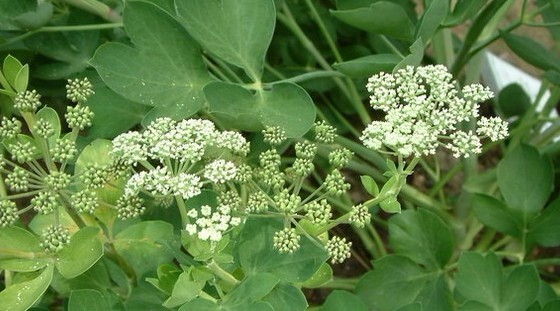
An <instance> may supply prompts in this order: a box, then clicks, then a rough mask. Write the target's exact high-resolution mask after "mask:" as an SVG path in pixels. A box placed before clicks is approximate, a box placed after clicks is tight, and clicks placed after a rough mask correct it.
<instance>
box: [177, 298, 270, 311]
mask: <svg viewBox="0 0 560 311" xmlns="http://www.w3.org/2000/svg"><path fill="white" fill-rule="evenodd" d="M220 309H221V308H220V306H218V305H217V304H216V303H215V302H211V301H210V300H208V299H203V298H196V299H194V300H191V301H189V302H187V303H186V304H184V305H183V306H182V307H181V308H179V311H191V310H196V311H218V310H220ZM263 311H267V310H263Z"/></svg>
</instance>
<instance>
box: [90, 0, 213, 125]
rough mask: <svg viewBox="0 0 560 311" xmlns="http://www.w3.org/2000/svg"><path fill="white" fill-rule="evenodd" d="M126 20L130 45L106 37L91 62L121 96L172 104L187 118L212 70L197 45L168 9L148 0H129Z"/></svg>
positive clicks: (152, 103) (200, 101)
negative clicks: (107, 39)
mask: <svg viewBox="0 0 560 311" xmlns="http://www.w3.org/2000/svg"><path fill="white" fill-rule="evenodd" d="M124 26H125V29H126V31H127V33H128V35H129V36H130V38H131V39H132V42H133V43H134V47H130V46H128V45H124V44H122V43H107V44H105V45H103V46H101V47H100V48H99V49H98V50H97V51H96V53H95V55H94V57H93V59H92V60H91V64H92V65H93V66H94V67H95V69H96V70H97V72H98V73H99V75H100V76H101V79H103V81H104V82H105V83H106V84H107V85H108V86H109V87H110V88H111V89H112V90H114V91H115V92H116V93H118V94H120V95H122V96H124V97H125V98H128V99H131V100H134V101H136V102H139V103H143V104H146V105H150V106H174V107H176V108H177V110H176V111H175V112H176V113H177V115H169V116H168V117H172V118H185V117H188V116H190V115H193V114H194V113H196V112H197V111H198V110H199V109H200V108H201V107H202V105H203V103H204V96H203V94H202V88H203V87H204V85H206V83H208V82H209V81H210V76H209V75H208V72H207V71H206V67H205V66H204V63H203V62H202V57H201V54H200V51H199V49H198V46H197V45H196V43H195V42H194V40H193V39H192V38H191V37H190V36H189V34H188V33H187V32H186V31H185V30H184V29H183V28H182V27H181V26H180V25H179V23H178V22H177V21H175V20H174V19H173V17H171V16H170V15H168V14H167V13H166V12H164V11H163V10H161V9H160V8H159V7H158V6H155V5H153V4H150V3H146V2H136V1H135V2H127V4H126V7H125V11H124Z"/></svg>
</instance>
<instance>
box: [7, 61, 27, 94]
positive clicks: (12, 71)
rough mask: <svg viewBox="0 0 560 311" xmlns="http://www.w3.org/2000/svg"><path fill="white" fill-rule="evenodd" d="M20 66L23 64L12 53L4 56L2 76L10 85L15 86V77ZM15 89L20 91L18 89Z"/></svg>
mask: <svg viewBox="0 0 560 311" xmlns="http://www.w3.org/2000/svg"><path fill="white" fill-rule="evenodd" d="M22 68H23V64H22V63H21V62H20V61H19V60H18V59H17V58H15V57H13V56H12V55H8V56H6V58H4V62H3V63H2V73H3V74H4V78H6V80H7V81H8V83H9V84H10V85H11V86H12V87H14V86H15V84H16V83H15V81H16V78H17V76H18V73H19V72H20V71H21V69H22ZM16 91H18V92H20V91H19V90H16ZM24 91H25V90H24Z"/></svg>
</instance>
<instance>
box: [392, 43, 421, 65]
mask: <svg viewBox="0 0 560 311" xmlns="http://www.w3.org/2000/svg"><path fill="white" fill-rule="evenodd" d="M409 50H410V54H409V55H407V56H406V57H405V58H404V59H403V60H401V61H400V63H398V64H397V65H396V66H395V68H393V72H397V71H398V70H399V69H404V68H406V67H407V66H414V67H417V66H419V65H420V64H421V63H422V59H423V58H424V42H423V41H422V38H418V39H416V41H414V43H413V44H412V45H411V46H410V48H409Z"/></svg>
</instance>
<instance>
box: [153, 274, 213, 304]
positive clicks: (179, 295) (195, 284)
mask: <svg viewBox="0 0 560 311" xmlns="http://www.w3.org/2000/svg"><path fill="white" fill-rule="evenodd" d="M158 272H159V268H158ZM204 285H206V282H203V281H195V280H193V279H192V276H191V273H190V272H188V271H184V272H183V273H181V274H180V275H179V278H178V279H177V282H176V283H175V286H173V291H172V292H171V296H170V297H169V298H168V299H167V300H166V301H165V302H164V303H163V306H164V307H166V308H174V307H178V306H180V305H182V304H184V303H187V302H189V301H191V300H193V299H194V298H196V297H198V296H199V295H200V292H201V291H202V289H203V288H204Z"/></svg>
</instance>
